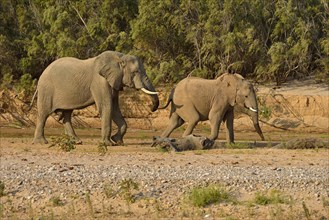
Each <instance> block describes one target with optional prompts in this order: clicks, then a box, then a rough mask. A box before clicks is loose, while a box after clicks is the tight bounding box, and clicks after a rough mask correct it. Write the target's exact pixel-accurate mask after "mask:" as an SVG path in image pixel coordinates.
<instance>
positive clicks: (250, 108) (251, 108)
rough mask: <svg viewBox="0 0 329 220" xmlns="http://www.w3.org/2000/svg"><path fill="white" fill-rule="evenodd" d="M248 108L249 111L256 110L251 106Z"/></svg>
mask: <svg viewBox="0 0 329 220" xmlns="http://www.w3.org/2000/svg"><path fill="white" fill-rule="evenodd" d="M249 110H250V111H253V112H258V111H257V110H256V109H254V108H253V107H249Z"/></svg>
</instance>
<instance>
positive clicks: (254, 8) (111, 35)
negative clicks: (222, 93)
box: [0, 0, 329, 84]
mask: <svg viewBox="0 0 329 220" xmlns="http://www.w3.org/2000/svg"><path fill="white" fill-rule="evenodd" d="M104 50H116V51H120V52H124V53H132V54H135V55H138V56H140V57H141V58H142V59H143V60H144V63H145V65H146V69H147V71H148V74H149V75H150V77H151V78H152V79H153V81H154V83H156V84H157V83H168V82H169V83H174V82H177V81H178V80H180V79H182V78H183V77H185V76H187V75H193V76H200V77H204V78H214V77H215V76H216V74H217V73H222V72H224V71H228V70H229V71H236V72H240V73H242V75H244V76H247V77H250V78H253V79H255V80H257V81H274V82H276V83H277V84H280V83H282V82H284V81H286V80H287V79H289V78H303V77H306V76H310V75H312V76H315V77H316V78H317V79H318V80H320V81H327V82H328V79H329V5H328V1H327V0H307V1H300V0H273V1H264V0H223V1H219V0H159V1H154V0H0V68H1V75H0V78H1V79H2V84H3V83H4V82H8V81H11V80H12V79H14V80H19V79H20V80H21V81H23V82H24V80H25V81H28V80H30V79H37V78H38V77H39V76H40V74H41V73H42V71H43V70H44V68H45V67H46V66H47V65H49V64H50V63H51V62H52V61H54V60H55V59H57V58H59V57H63V56H74V57H78V58H82V59H83V58H87V57H92V56H95V55H98V54H99V53H101V52H102V51H104Z"/></svg>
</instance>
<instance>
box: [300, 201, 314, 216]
mask: <svg viewBox="0 0 329 220" xmlns="http://www.w3.org/2000/svg"><path fill="white" fill-rule="evenodd" d="M302 206H303V210H304V215H305V217H306V219H307V220H310V219H312V218H311V213H310V210H309V209H308V208H307V206H306V204H305V202H304V201H303V202H302Z"/></svg>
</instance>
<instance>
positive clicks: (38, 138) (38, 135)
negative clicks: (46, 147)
mask: <svg viewBox="0 0 329 220" xmlns="http://www.w3.org/2000/svg"><path fill="white" fill-rule="evenodd" d="M48 116H49V114H47V113H45V112H38V118H37V125H36V128H35V132H34V138H33V142H32V144H48V141H47V140H46V138H45V134H44V128H45V125H46V120H47V118H48Z"/></svg>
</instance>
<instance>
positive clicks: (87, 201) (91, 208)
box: [86, 192, 95, 218]
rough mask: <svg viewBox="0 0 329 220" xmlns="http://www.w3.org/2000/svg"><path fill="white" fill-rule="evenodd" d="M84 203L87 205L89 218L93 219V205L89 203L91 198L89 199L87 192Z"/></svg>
mask: <svg viewBox="0 0 329 220" xmlns="http://www.w3.org/2000/svg"><path fill="white" fill-rule="evenodd" d="M86 203H87V205H88V208H89V211H90V215H91V217H92V218H95V214H94V213H95V212H94V207H93V204H92V202H91V198H90V193H89V192H87V193H86Z"/></svg>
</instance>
